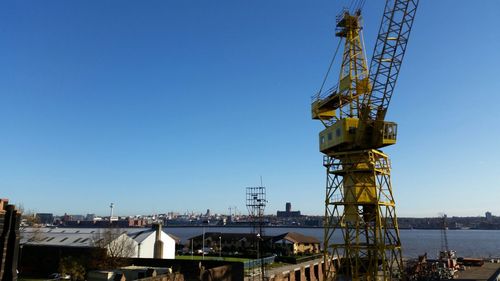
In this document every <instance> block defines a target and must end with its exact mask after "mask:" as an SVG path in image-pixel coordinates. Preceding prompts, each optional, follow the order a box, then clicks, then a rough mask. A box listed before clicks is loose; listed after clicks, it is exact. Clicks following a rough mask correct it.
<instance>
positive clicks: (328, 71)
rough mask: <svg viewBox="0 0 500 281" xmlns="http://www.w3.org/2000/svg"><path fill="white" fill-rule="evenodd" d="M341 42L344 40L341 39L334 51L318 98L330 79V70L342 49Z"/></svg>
mask: <svg viewBox="0 0 500 281" xmlns="http://www.w3.org/2000/svg"><path fill="white" fill-rule="evenodd" d="M341 43H342V40H339V44H338V45H337V48H336V49H335V53H333V57H332V60H331V61H330V65H329V66H328V70H327V71H326V74H325V78H323V83H321V88H319V91H318V95H317V97H318V98H319V97H320V95H321V92H322V91H323V87H324V86H325V83H326V80H327V79H328V75H330V71H331V70H332V66H333V62H334V61H335V57H336V56H337V53H338V51H339V49H340V44H341Z"/></svg>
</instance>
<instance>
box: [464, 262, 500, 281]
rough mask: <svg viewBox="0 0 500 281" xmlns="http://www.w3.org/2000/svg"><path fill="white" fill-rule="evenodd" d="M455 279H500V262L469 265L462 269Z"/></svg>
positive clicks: (484, 280) (480, 280) (485, 280)
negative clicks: (477, 265) (476, 265)
mask: <svg viewBox="0 0 500 281" xmlns="http://www.w3.org/2000/svg"><path fill="white" fill-rule="evenodd" d="M455 280H477V281H498V280H500V263H491V262H486V263H484V265H483V266H479V267H475V266H472V267H467V269H466V270H464V271H460V272H459V273H458V275H457V278H456V279H455Z"/></svg>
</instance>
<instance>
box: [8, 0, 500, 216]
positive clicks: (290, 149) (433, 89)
mask: <svg viewBox="0 0 500 281" xmlns="http://www.w3.org/2000/svg"><path fill="white" fill-rule="evenodd" d="M367 2H368V3H366V5H365V10H364V19H365V26H366V28H365V38H366V45H367V52H368V56H369V57H371V51H372V49H373V41H374V38H375V36H376V32H377V30H378V25H379V21H380V17H381V13H382V9H383V2H384V1H382V0H379V1H372V0H370V1H367ZM346 3H347V1H326V0H324V1H290V0H274V1H266V0H257V1H243V0H242V1H234V0H226V1H222V0H221V1H97V0H95V1H87V0H85V1H84V0H75V1H63V0H60V1H36V0H32V1H28V0H26V1H2V2H1V3H0V64H1V67H0V196H1V197H8V198H10V199H11V201H12V202H15V203H22V204H23V205H24V206H25V208H27V209H32V210H35V211H38V212H54V213H57V214H61V213H64V212H67V213H72V214H78V213H82V214H85V213H97V214H107V213H108V205H109V203H110V202H114V203H115V206H116V208H115V210H116V213H117V214H120V215H133V214H144V213H162V212H167V211H179V212H185V211H187V210H189V211H200V212H204V211H205V210H206V209H211V210H212V211H213V212H228V211H227V209H228V207H229V206H237V207H238V208H239V210H240V211H241V212H242V213H246V209H245V207H244V205H245V201H244V200H245V187H246V186H255V185H258V184H259V183H260V179H259V177H260V176H262V177H263V180H264V185H265V186H266V187H267V193H268V200H269V203H268V207H267V209H266V213H275V212H276V210H278V209H284V207H285V202H287V201H290V202H292V206H293V209H296V210H301V211H302V212H303V213H306V214H322V213H323V209H324V206H323V204H324V203H323V202H324V198H323V197H324V189H325V186H324V185H325V171H324V168H323V166H322V155H321V154H320V153H319V151H318V144H317V143H318V141H317V134H318V132H319V131H320V129H321V124H320V123H318V122H315V121H313V120H311V119H310V96H311V95H312V94H313V93H314V92H315V91H317V89H318V88H319V86H320V83H321V80H322V78H323V75H324V73H325V71H326V68H327V65H328V63H329V60H330V58H331V55H332V52H333V49H334V48H335V47H336V45H337V39H336V38H334V36H333V27H334V21H335V16H336V14H337V13H338V12H339V10H340V8H341V7H342V6H343V5H345V4H346ZM499 18H500V2H499V1H496V0H490V1H480V3H479V2H478V1H453V0H448V1H428V0H427V1H426V0H422V1H421V4H420V7H419V11H418V13H417V18H416V20H415V25H414V30H413V33H412V38H411V39H410V40H411V41H410V44H409V46H408V50H407V54H406V58H405V62H404V65H403V68H402V71H401V75H400V79H399V81H398V85H397V88H396V92H395V95H394V96H393V100H392V103H391V107H390V109H389V116H388V118H389V119H391V120H394V121H396V122H398V124H399V136H398V137H399V140H398V144H397V145H395V146H393V147H390V148H387V149H386V150H385V151H386V152H387V153H388V154H389V155H390V156H391V158H392V163H393V188H394V192H395V196H396V201H397V204H398V207H397V211H398V215H399V216H436V215H437V214H438V213H439V212H446V213H448V214H449V215H483V214H484V212H485V211H487V210H489V211H492V212H493V213H494V214H496V215H500V205H499V204H498V201H499V200H500V186H499V185H500V172H499V171H500V160H499V159H500V149H498V142H499V139H500V129H499V127H498V126H499V124H500V117H499V114H498V111H499V109H498V108H499V106H498V105H499V104H500V95H499V90H500V79H499V77H498V74H499V71H498V66H499V64H500V52H499V50H500V30H499V28H498V27H499V23H498V19H499ZM335 67H336V68H338V64H337V65H336V66H335ZM332 83H333V82H332Z"/></svg>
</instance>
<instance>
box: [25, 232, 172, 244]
mask: <svg viewBox="0 0 500 281" xmlns="http://www.w3.org/2000/svg"><path fill="white" fill-rule="evenodd" d="M107 230H109V228H33V227H28V228H23V229H21V241H20V244H21V245H24V244H29V245H44V246H66V247H94V244H95V243H94V242H95V241H96V240H98V239H100V233H103V232H104V231H107ZM112 230H116V232H117V234H122V233H126V234H127V235H128V236H129V237H130V238H132V239H134V240H135V241H136V242H137V243H141V242H142V241H144V240H145V239H146V238H147V237H148V236H149V235H151V234H154V230H153V229H151V228H114V229H113V228H112ZM164 233H165V232H164ZM165 234H167V235H169V234H168V233H165ZM169 236H170V235H169ZM174 240H175V239H174Z"/></svg>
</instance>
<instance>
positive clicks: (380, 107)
mask: <svg viewBox="0 0 500 281" xmlns="http://www.w3.org/2000/svg"><path fill="white" fill-rule="evenodd" d="M418 2H419V0H387V1H386V4H385V8H384V14H383V16H382V22H381V23H380V28H379V33H378V36H377V41H376V43H375V49H374V51H373V57H372V60H371V62H370V84H371V86H372V90H371V92H370V93H369V94H368V95H364V96H363V102H362V107H363V110H362V111H360V114H361V116H360V119H364V120H368V119H371V120H378V121H382V120H384V119H385V114H386V112H387V108H388V107H389V102H390V101H391V97H392V93H393V91H394V88H395V86H396V81H397V78H398V74H399V70H400V68H401V63H402V62H403V57H404V54H405V51H406V46H407V44H408V38H409V37H410V32H411V28H412V26H413V20H414V19H415V13H416V11H417V6H418Z"/></svg>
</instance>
